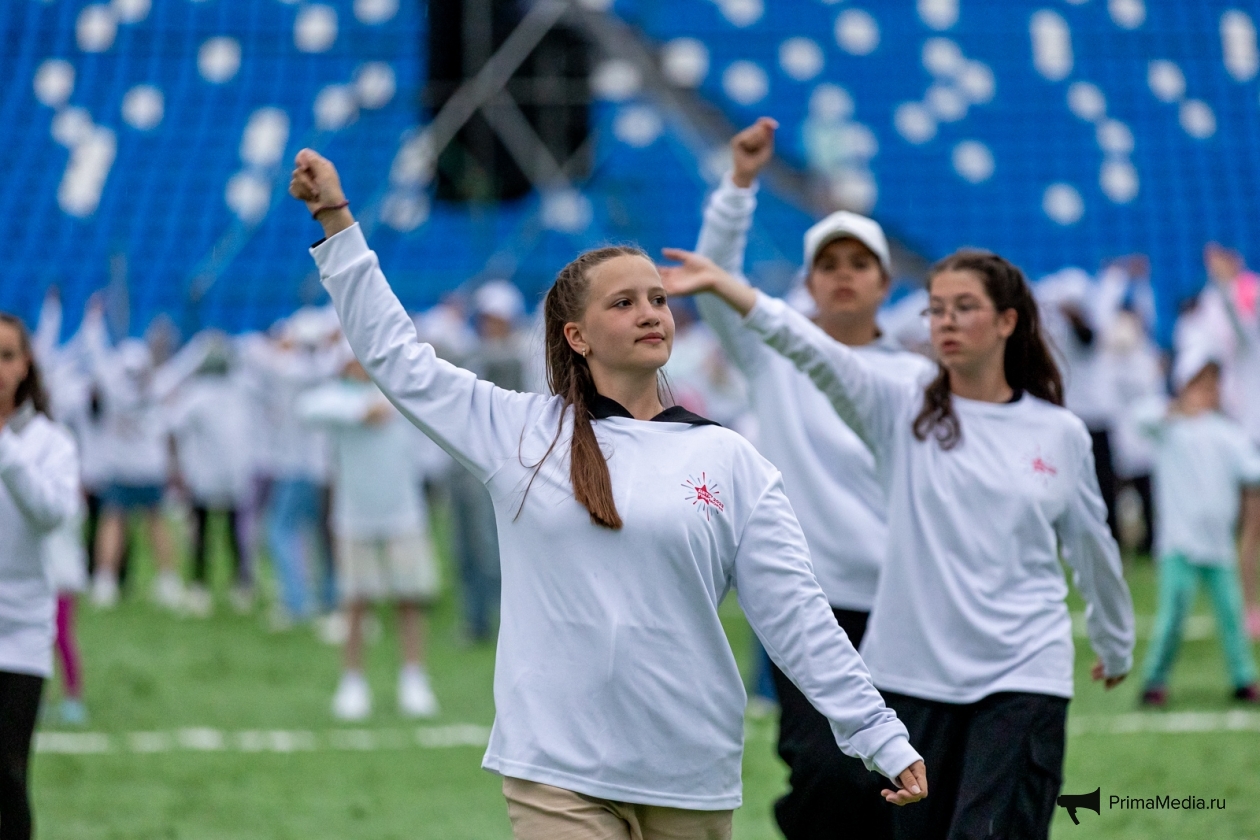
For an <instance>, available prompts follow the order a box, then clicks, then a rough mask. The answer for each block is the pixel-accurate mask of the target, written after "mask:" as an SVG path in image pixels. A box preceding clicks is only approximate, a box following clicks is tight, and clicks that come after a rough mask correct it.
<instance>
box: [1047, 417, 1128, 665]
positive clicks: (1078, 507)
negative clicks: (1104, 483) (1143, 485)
mask: <svg viewBox="0 0 1260 840" xmlns="http://www.w3.org/2000/svg"><path fill="white" fill-rule="evenodd" d="M1079 444H1080V445H1079V450H1080V452H1079V454H1078V465H1077V470H1076V473H1077V485H1078V486H1077V487H1076V488H1075V489H1074V490H1073V491H1072V498H1071V499H1070V500H1069V502H1068V505H1067V509H1066V510H1065V511H1064V513H1063V515H1062V516H1061V517H1060V519H1059V521H1058V522H1057V523H1056V530H1057V531H1058V535H1059V542H1060V545H1061V548H1062V554H1063V559H1064V560H1066V561H1067V563H1068V565H1069V566H1071V567H1072V571H1073V575H1072V577H1073V580H1074V582H1075V583H1076V587H1077V589H1079V590H1080V591H1081V595H1082V596H1084V598H1085V604H1086V606H1085V626H1086V632H1087V633H1088V634H1089V642H1090V646H1091V647H1093V649H1094V652H1095V653H1096V654H1097V655H1098V661H1097V662H1095V663H1094V666H1093V669H1092V672H1091V676H1092V677H1093V678H1094V679H1095V680H1102V681H1104V684H1105V686H1106V688H1108V689H1111V688H1114V687H1116V686H1117V685H1119V684H1120V683H1121V682H1122V681H1123V680H1124V678H1125V675H1127V674H1128V673H1129V671H1130V670H1131V669H1132V667H1133V639H1134V629H1133V598H1132V597H1131V596H1130V595H1129V587H1128V585H1127V584H1126V583H1125V582H1124V571H1123V569H1122V567H1121V565H1120V549H1119V547H1118V546H1117V545H1116V541H1115V539H1114V538H1113V537H1112V536H1111V530H1110V529H1109V528H1108V527H1107V507H1106V505H1104V504H1103V500H1102V494H1101V493H1100V492H1099V490H1098V478H1097V475H1096V473H1095V472H1094V458H1093V451H1092V448H1091V447H1090V443H1089V438H1088V437H1086V436H1085V432H1084V429H1083V428H1082V430H1081V436H1080V441H1079Z"/></svg>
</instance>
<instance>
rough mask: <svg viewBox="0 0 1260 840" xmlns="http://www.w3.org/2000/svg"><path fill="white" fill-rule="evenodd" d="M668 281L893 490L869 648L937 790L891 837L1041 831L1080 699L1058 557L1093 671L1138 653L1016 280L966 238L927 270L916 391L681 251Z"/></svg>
mask: <svg viewBox="0 0 1260 840" xmlns="http://www.w3.org/2000/svg"><path fill="white" fill-rule="evenodd" d="M666 255H667V256H669V257H670V258H671V259H676V260H679V261H681V263H682V265H681V266H679V267H675V268H667V269H663V270H662V276H663V278H664V280H665V284H666V289H667V290H668V291H669V292H670V293H671V294H692V293H695V292H700V291H708V292H713V293H714V294H716V295H717V296H719V297H721V298H722V299H723V300H725V301H726V303H728V304H729V305H730V306H732V307H733V308H734V309H735V310H736V311H737V312H739V313H740V314H741V315H743V316H744V323H745V325H746V326H747V327H748V328H749V329H750V330H752V331H753V332H754V333H756V334H757V335H759V336H760V337H761V338H762V339H763V340H764V341H765V342H766V343H767V344H769V345H770V346H771V347H773V348H774V349H776V350H778V351H779V352H780V353H782V354H783V355H785V356H786V357H788V358H789V359H791V360H792V361H793V362H794V363H795V364H796V366H797V367H798V368H800V369H801V370H802V371H804V372H806V373H808V374H809V375H810V377H811V378H812V379H813V381H814V383H815V384H816V385H817V386H818V387H819V389H820V390H821V391H822V392H823V393H824V394H826V395H827V397H828V399H829V400H830V401H831V404H832V405H833V406H834V408H835V409H836V411H837V412H838V413H839V414H840V416H841V417H843V418H844V419H845V421H846V423H848V425H849V426H850V427H851V428H852V429H853V430H854V431H855V432H857V434H858V435H859V436H860V437H861V438H862V440H863V442H864V443H865V444H866V445H867V446H868V447H869V448H870V450H871V452H872V453H873V454H874V456H875V460H876V463H877V469H878V470H879V472H880V475H881V478H882V479H883V481H884V482H885V483H886V484H887V486H888V487H889V514H888V519H889V521H888V533H889V541H888V554H887V558H886V561H885V566H884V569H883V572H882V573H881V576H880V584H879V588H878V590H877V591H876V595H875V602H874V605H873V607H872V610H871V622H870V625H869V626H868V628H867V631H866V637H865V640H864V641H863V644H862V648H861V652H862V656H863V659H865V660H866V663H867V667H868V668H869V669H870V672H871V677H872V681H873V682H874V683H875V685H876V686H877V687H878V688H879V689H880V690H881V692H882V693H883V695H884V698H885V701H886V702H887V703H888V704H889V706H891V707H892V708H893V709H895V710H896V711H897V714H898V716H900V717H901V719H902V720H904V721H905V722H906V726H907V728H908V729H909V731H910V738H911V740H912V742H913V743H914V744H915V746H916V747H917V748H918V749H919V750H920V752H921V753H922V754H923V756H924V758H925V760H926V762H927V765H928V766H929V767H931V768H932V778H931V784H932V792H933V796H932V797H930V798H929V799H927V800H926V801H925V802H923V803H921V804H918V805H915V806H912V807H908V808H902V809H897V810H896V812H895V813H894V815H893V824H894V832H895V834H896V836H897V837H899V838H944V837H973V836H975V837H987V836H997V837H1021V838H1044V837H1047V836H1048V834H1049V827H1050V820H1051V817H1052V816H1053V813H1054V807H1055V798H1056V797H1057V796H1058V792H1059V786H1060V783H1061V779H1062V767H1063V752H1064V746H1065V737H1066V733H1065V723H1066V718H1067V704H1068V700H1069V699H1070V698H1071V696H1072V658H1073V646H1072V625H1071V620H1070V617H1069V615H1068V610H1067V606H1066V605H1065V603H1064V598H1065V596H1066V595H1067V584H1066V582H1065V580H1064V576H1063V570H1062V569H1061V567H1060V565H1059V558H1060V556H1062V557H1063V559H1064V560H1066V561H1067V562H1068V563H1069V564H1070V565H1071V567H1072V568H1073V570H1074V572H1075V580H1076V584H1077V587H1078V588H1079V589H1080V590H1081V592H1082V594H1083V595H1084V596H1085V600H1086V602H1087V603H1088V605H1089V606H1088V609H1087V610H1086V618H1087V622H1086V623H1087V626H1088V632H1089V639H1090V642H1091V644H1092V646H1093V648H1094V650H1095V651H1096V652H1097V654H1098V660H1097V662H1096V663H1095V664H1094V666H1093V672H1092V673H1093V677H1094V679H1096V680H1104V681H1105V685H1106V687H1107V688H1108V689H1110V688H1113V687H1114V686H1116V685H1117V684H1119V683H1120V681H1121V680H1123V679H1124V676H1125V675H1126V674H1127V673H1128V671H1129V669H1130V667H1131V665H1132V651H1133V608H1132V602H1131V600H1130V597H1129V591H1128V588H1127V586H1126V585H1125V582H1124V579H1123V577H1122V574H1121V567H1120V555H1119V551H1118V549H1117V547H1116V543H1115V541H1114V539H1113V538H1112V536H1111V532H1110V530H1109V529H1108V527H1107V521H1106V508H1105V507H1104V505H1103V503H1102V499H1101V497H1100V495H1099V492H1098V483H1097V478H1096V477H1095V474H1094V465H1093V453H1092V451H1091V448H1090V439H1089V434H1088V432H1087V431H1086V429H1085V426H1084V424H1083V423H1082V422H1081V421H1080V420H1079V419H1077V418H1076V417H1075V416H1073V415H1072V414H1070V413H1069V412H1068V411H1067V410H1066V409H1064V408H1062V393H1063V387H1062V382H1061V379H1060V376H1059V371H1058V369H1057V368H1056V366H1055V363H1054V360H1053V357H1052V356H1051V353H1050V349H1049V347H1048V346H1047V344H1046V341H1045V339H1044V338H1043V336H1042V333H1041V328H1040V321H1039V317H1038V313H1037V308H1036V304H1035V303H1034V301H1033V298H1032V294H1031V292H1030V289H1029V286H1028V283H1027V281H1026V280H1025V279H1024V276H1023V274H1022V273H1021V272H1020V270H1019V269H1018V268H1016V267H1015V266H1014V265H1012V264H1011V263H1009V262H1007V261H1006V260H1005V259H1003V258H1001V257H999V256H997V255H996V254H990V253H986V252H980V251H960V252H958V253H956V254H954V255H952V256H950V257H947V258H946V259H944V260H942V261H941V262H939V263H937V264H936V265H935V266H934V267H933V269H932V272H931V275H930V277H929V281H928V292H929V300H930V305H929V308H928V312H927V314H928V316H929V320H930V327H931V338H932V346H933V348H934V350H935V351H936V354H937V358H938V360H939V365H940V366H939V370H938V372H937V375H936V378H935V379H933V380H932V381H931V382H930V383H929V384H928V385H927V386H926V387H920V386H907V385H906V384H905V382H904V380H894V379H892V378H889V377H887V376H886V375H884V374H883V373H881V371H880V370H879V369H877V368H876V367H875V366H873V365H871V364H869V362H867V361H866V360H865V359H864V358H863V357H862V356H861V355H860V354H858V353H855V352H854V351H853V350H852V349H850V348H848V347H846V346H845V345H843V344H841V343H839V342H836V341H833V340H832V339H830V338H829V337H827V335H826V334H825V333H823V332H822V331H821V330H820V329H819V328H818V327H817V326H815V325H814V324H813V323H812V322H810V321H809V319H807V318H805V317H804V316H802V315H800V314H799V313H797V312H794V311H793V310H791V309H790V308H789V307H787V306H785V305H784V304H783V303H782V302H780V301H777V300H774V299H772V298H769V297H766V296H765V295H762V294H760V293H759V292H756V291H755V290H753V289H752V288H750V287H748V286H746V285H744V284H743V283H741V282H740V281H738V280H736V279H735V278H734V277H732V276H731V275H730V274H727V273H726V272H724V271H722V270H721V269H720V268H718V266H717V265H715V264H714V263H712V262H711V261H709V260H707V259H705V258H703V257H699V256H697V255H694V254H689V253H687V252H685V251H675V250H667V251H666Z"/></svg>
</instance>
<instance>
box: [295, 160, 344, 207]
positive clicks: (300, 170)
mask: <svg viewBox="0 0 1260 840" xmlns="http://www.w3.org/2000/svg"><path fill="white" fill-rule="evenodd" d="M289 195H291V196H293V197H294V198H296V199H298V200H299V201H305V202H306V209H308V210H310V211H311V212H314V211H315V210H317V209H319V208H320V207H326V206H328V205H330V204H338V203H340V202H342V201H345V199H346V195H345V193H343V192H342V191H341V179H340V178H339V177H338V176H337V167H335V166H333V165H332V161H330V160H329V159H328V158H326V157H324V156H323V155H321V154H319V153H318V152H314V151H312V150H310V149H303V150H302V151H300V152H298V153H297V158H296V160H295V161H294V167H293V176H292V178H291V179H290V180H289Z"/></svg>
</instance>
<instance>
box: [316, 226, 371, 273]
mask: <svg viewBox="0 0 1260 840" xmlns="http://www.w3.org/2000/svg"><path fill="white" fill-rule="evenodd" d="M310 251H311V256H312V257H314V258H315V265H317V266H318V267H319V276H320V277H332V276H333V275H335V274H338V273H340V272H342V271H345V270H346V269H347V268H349V267H350V266H351V265H353V264H354V263H355V262H358V261H359V260H360V259H362V258H363V257H365V256H366V255H367V254H368V253H370V251H369V249H368V245H367V240H366V239H364V238H363V229H362V228H361V227H359V223H358V222H355V223H354V224H353V225H351V226H350V227H348V228H346V229H345V230H343V231H340V232H339V233H335V234H333V235H332V236H330V237H328V238H327V239H325V240H324V241H323V242H320V243H319V244H317V245H315V246H314V247H313V248H311V249H310Z"/></svg>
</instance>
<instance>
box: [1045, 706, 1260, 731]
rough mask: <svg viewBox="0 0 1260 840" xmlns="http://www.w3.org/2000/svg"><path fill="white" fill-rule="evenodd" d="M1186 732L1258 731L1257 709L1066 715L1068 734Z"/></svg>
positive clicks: (1258, 716) (1259, 724)
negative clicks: (1247, 710) (1252, 710)
mask: <svg viewBox="0 0 1260 840" xmlns="http://www.w3.org/2000/svg"><path fill="white" fill-rule="evenodd" d="M1189 732H1260V712H1244V711H1241V710H1239V711H1233V712H1130V713H1129V714H1124V715H1075V716H1073V717H1070V718H1069V719H1068V734H1069V735H1135V734H1138V733H1189Z"/></svg>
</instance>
